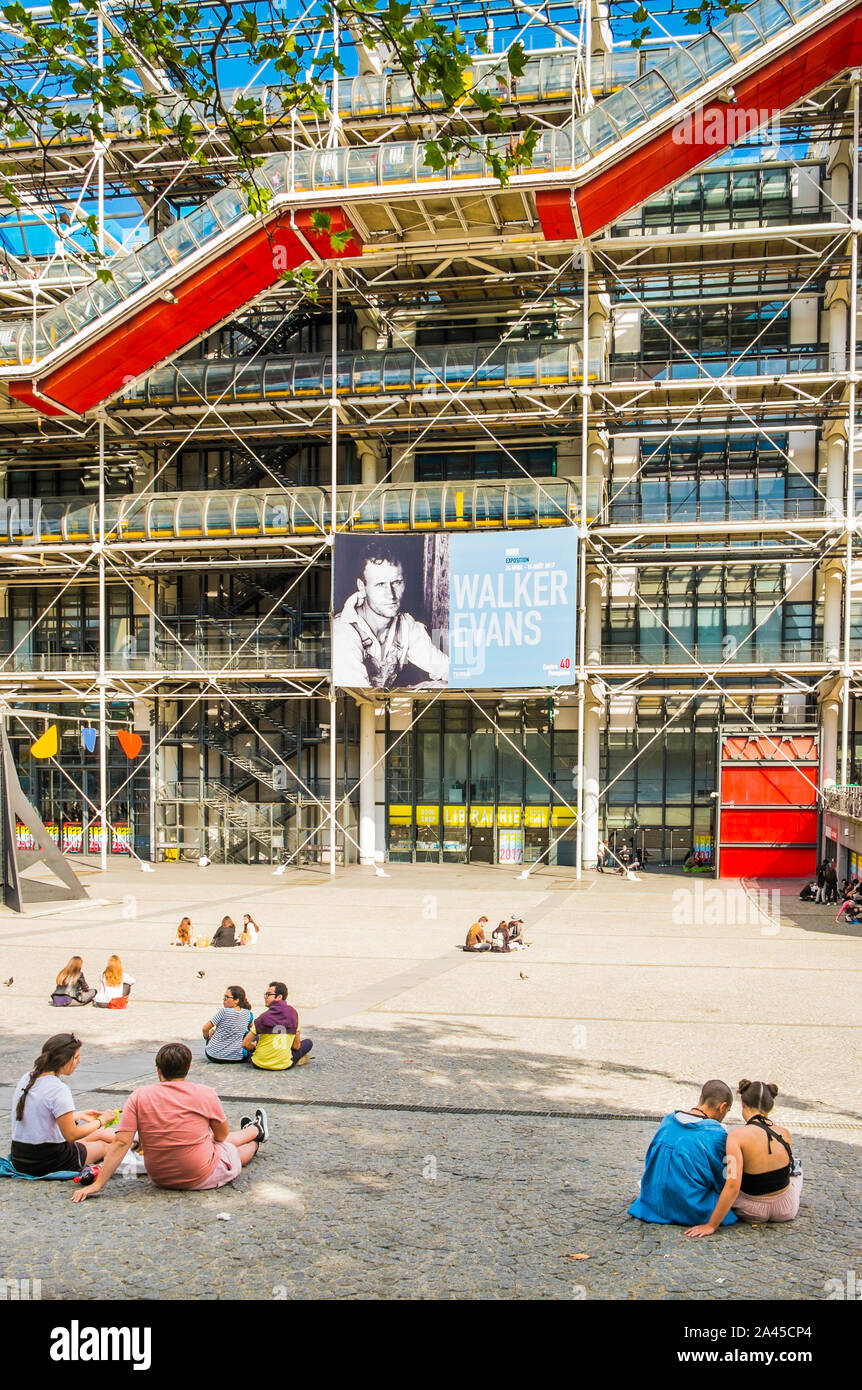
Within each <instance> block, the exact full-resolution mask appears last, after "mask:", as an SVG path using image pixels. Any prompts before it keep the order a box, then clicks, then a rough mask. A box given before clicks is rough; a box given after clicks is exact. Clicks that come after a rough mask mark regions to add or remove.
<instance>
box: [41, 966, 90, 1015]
mask: <svg viewBox="0 0 862 1390" xmlns="http://www.w3.org/2000/svg"><path fill="white" fill-rule="evenodd" d="M95 997H96V991H95V990H94V989H91V988H90V986H89V985H88V984H87V981H86V980H85V979H84V962H83V960H82V959H81V957H80V956H72V958H71V960H70V961H69V963H68V965H64V966H63V969H62V970H61V971H60V973H59V975H58V976H57V980H56V983H55V985H54V992H53V994H52V995H51V1003H52V1004H54V1005H55V1006H56V1007H59V1008H63V1007H66V1006H68V1005H70V1004H73V1005H81V1004H91V1003H92V1002H93V1000H94V999H95Z"/></svg>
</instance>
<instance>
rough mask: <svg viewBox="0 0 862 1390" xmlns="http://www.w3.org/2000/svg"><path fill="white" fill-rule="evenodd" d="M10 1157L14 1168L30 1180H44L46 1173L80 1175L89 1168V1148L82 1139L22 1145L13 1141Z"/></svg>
mask: <svg viewBox="0 0 862 1390" xmlns="http://www.w3.org/2000/svg"><path fill="white" fill-rule="evenodd" d="M9 1157H10V1158H11V1160H12V1167H13V1168H14V1169H16V1171H17V1172H19V1173H24V1174H26V1176H27V1177H30V1178H44V1176H45V1174H46V1173H80V1171H81V1169H82V1168H85V1167H86V1166H87V1146H86V1144H84V1143H83V1142H82V1141H81V1140H80V1139H71V1140H70V1139H62V1140H60V1141H59V1142H58V1143H48V1144H21V1143H19V1142H18V1141H17V1140H16V1139H13V1140H12V1147H11V1149H10V1152H9Z"/></svg>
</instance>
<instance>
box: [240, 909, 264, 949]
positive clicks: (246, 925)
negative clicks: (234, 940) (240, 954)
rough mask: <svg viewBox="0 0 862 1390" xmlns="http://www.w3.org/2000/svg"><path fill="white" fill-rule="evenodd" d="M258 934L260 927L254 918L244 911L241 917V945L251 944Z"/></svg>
mask: <svg viewBox="0 0 862 1390" xmlns="http://www.w3.org/2000/svg"><path fill="white" fill-rule="evenodd" d="M259 936H260V927H259V926H258V925H257V922H256V921H255V920H254V918H253V917H252V916H251V915H250V914H249V913H248V912H246V913H245V915H244V916H243V919H242V937H241V942H242V945H243V946H253V945H254V943H255V942H256V941H257V938H258V937H259Z"/></svg>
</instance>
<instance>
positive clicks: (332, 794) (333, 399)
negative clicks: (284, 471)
mask: <svg viewBox="0 0 862 1390" xmlns="http://www.w3.org/2000/svg"><path fill="white" fill-rule="evenodd" d="M330 308H331V313H330V324H331V332H332V343H331V347H332V383H331V385H332V393H331V396H330V403H329V404H330V439H329V447H330V470H331V476H330V497H329V507H330V511H329V551H330V563H331V565H332V571H331V572H332V573H333V574H334V573H335V569H334V566H335V528H336V510H337V509H336V503H337V500H338V270H337V268H336V267H335V266H333V267H332V299H331V306H330ZM332 601H333V590H332V585H331V583H330V600H329V607H330V615H329V624H330V626H329V630H330V633H331V632H332V617H333V611H332ZM329 661H330V670H329V872H330V875H334V874H335V810H336V806H337V805H338V786H337V783H336V780H335V763H336V758H335V748H336V731H335V709H336V705H335V684H334V682H333V679H332V661H333V653H332V652H331V651H330V654H329ZM345 857H346V856H345Z"/></svg>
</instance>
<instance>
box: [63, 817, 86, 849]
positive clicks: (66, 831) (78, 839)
mask: <svg viewBox="0 0 862 1390" xmlns="http://www.w3.org/2000/svg"><path fill="white" fill-rule="evenodd" d="M83 848H84V827H83V825H80V824H78V823H76V822H74V821H64V822H63V853H64V854H80V853H81V851H82V850H83Z"/></svg>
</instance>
